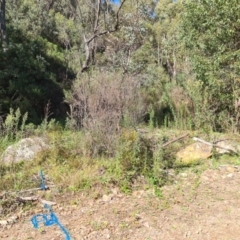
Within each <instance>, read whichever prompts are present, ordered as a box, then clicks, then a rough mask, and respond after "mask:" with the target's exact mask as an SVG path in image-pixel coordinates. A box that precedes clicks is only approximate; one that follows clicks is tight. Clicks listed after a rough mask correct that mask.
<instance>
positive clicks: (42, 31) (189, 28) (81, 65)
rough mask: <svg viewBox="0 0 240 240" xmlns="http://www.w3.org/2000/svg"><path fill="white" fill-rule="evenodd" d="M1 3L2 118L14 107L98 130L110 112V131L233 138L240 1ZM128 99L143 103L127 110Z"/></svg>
mask: <svg viewBox="0 0 240 240" xmlns="http://www.w3.org/2000/svg"><path fill="white" fill-rule="evenodd" d="M0 3H1V10H0V11H1V14H0V23H1V43H2V44H1V49H0V93H1V98H0V106H1V112H2V116H3V117H4V116H6V114H7V113H8V112H9V109H10V108H13V109H17V108H20V110H21V112H22V114H24V113H25V112H28V116H29V117H28V122H33V123H39V122H41V121H42V120H43V119H44V118H46V117H49V116H51V117H53V118H55V119H57V120H61V121H62V120H64V119H66V118H67V126H69V127H72V128H77V129H79V128H86V129H95V128H96V123H97V124H98V125H97V126H104V127H106V126H105V125H106V122H104V123H103V122H101V121H106V117H105V118H103V117H102V115H106V114H107V113H108V114H109V113H110V116H111V113H112V116H113V119H111V118H110V116H108V117H107V123H108V125H109V127H110V128H111V131H110V132H111V133H113V132H114V133H115V132H118V131H119V127H121V126H126V125H127V124H128V125H131V126H132V125H136V124H139V123H140V122H141V121H145V122H146V121H150V122H151V123H152V124H153V125H154V126H155V125H158V126H161V125H163V124H165V126H176V127H178V128H184V129H199V128H203V129H206V130H214V131H226V130H227V131H229V130H230V131H234V132H238V131H239V117H240V116H239V113H238V111H239V106H240V101H239V94H240V92H239V79H240V78H239V75H240V67H239V66H240V64H239V62H240V50H239V49H240V42H239V37H240V21H239V19H240V11H239V10H240V7H239V4H238V1H230V2H229V1H223V0H211V1H210V0H209V1H208V0H200V1H197V2H196V1H193V0H181V1H172V0H162V1H153V0H148V1H137V0H125V1H120V3H119V4H116V3H114V1H109V0H107V1H100V0H90V1H89V0H71V1H68V0H59V1H54V0H51V1H50V0H46V1H36V0H19V1H14V0H10V1H7V2H6V4H5V1H4V0H1V2H0ZM114 76H117V77H116V78H115V77H114ZM98 77H99V79H100V80H99V82H97V79H98ZM104 78H106V84H105V85H104V83H102V81H103V79H104ZM111 78H112V80H111ZM116 79H117V81H116ZM128 81H129V82H128ZM94 85H95V87H94ZM128 85H129V89H128V87H127V86H128ZM96 86H98V87H96ZM103 86H105V87H103ZM124 88H126V91H125V90H124ZM91 89H92V90H91ZM97 89H99V91H100V92H101V93H99V92H98V93H97ZM94 91H95V93H94ZM130 91H132V93H131V92H130ZM106 92H107V93H108V95H106V94H105V93H106ZM110 92H111V93H110ZM130 95H132V96H136V99H139V96H141V101H139V100H135V101H134V100H131V104H129V108H128V104H127V103H126V102H127V101H128V100H129V96H130ZM83 96H84V98H83ZM104 96H105V97H104ZM116 96H118V97H116ZM129 101H130V100H129ZM139 102H141V105H142V106H139ZM134 104H137V105H136V106H134ZM93 105H94V106H95V108H93V107H92V106H93ZM46 106H48V107H47V110H46ZM93 111H95V112H93ZM130 113H131V114H130ZM116 115H117V119H116ZM104 119H105V120H104ZM62 122H63V121H62ZM113 123H114V124H115V125H114V126H113ZM91 124H93V125H94V124H95V125H94V127H93V126H90V125H91ZM104 124H105V125H104ZM106 132H108V133H109V130H106Z"/></svg>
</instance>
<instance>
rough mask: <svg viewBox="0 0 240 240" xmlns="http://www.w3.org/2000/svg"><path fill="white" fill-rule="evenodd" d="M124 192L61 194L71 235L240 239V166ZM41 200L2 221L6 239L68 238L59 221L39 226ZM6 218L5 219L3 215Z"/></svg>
mask: <svg viewBox="0 0 240 240" xmlns="http://www.w3.org/2000/svg"><path fill="white" fill-rule="evenodd" d="M162 194H163V197H162V198H161V199H159V198H157V197H156V196H155V195H154V194H153V192H152V190H139V191H134V192H133V193H132V194H131V195H124V194H122V193H120V192H119V191H118V189H112V190H111V193H109V194H108V195H103V196H100V197H99V196H98V197H94V196H84V194H78V195H71V196H67V195H65V196H58V197H56V199H54V200H55V201H56V202H57V205H56V206H53V211H54V213H55V214H56V215H57V216H58V219H59V221H60V222H61V224H62V225H63V226H65V228H66V229H67V230H68V231H69V233H70V235H71V239H75V240H78V239H79V240H80V239H88V240H90V239H94V240H95V239H99V240H106V239H114V240H118V239H119V240H120V239H121V240H123V239H130V240H131V239H132V240H150V239H151V240H155V239H164V240H166V239H167V240H171V239H174V240H178V239H179V240H182V239H192V240H198V239H199V240H200V239H201V240H202V239H204V240H207V239H209V240H214V239H217V240H230V239H233V240H237V239H240V169H239V168H238V167H236V166H231V165H224V166H221V167H218V168H216V169H208V170H205V171H204V172H202V173H200V174H199V173H193V172H192V171H190V170H189V171H186V172H183V173H180V174H178V175H177V176H176V177H175V183H174V184H171V185H168V186H165V187H164V188H163V189H162ZM44 212H45V210H44V208H42V207H41V206H40V204H36V205H33V206H32V208H31V209H29V210H28V211H26V210H25V211H24V212H22V213H18V214H17V213H16V214H17V217H16V216H15V220H14V221H13V222H15V223H12V224H7V225H0V239H11V240H15V239H17V240H25V239H34V240H38V239H44V240H50V239H51V240H58V239H59V240H60V239H65V235H64V233H63V232H62V231H61V230H60V229H59V227H57V226H50V227H45V226H43V225H41V227H40V228H39V229H37V230H36V229H34V228H33V226H32V224H31V221H30V219H31V217H32V216H33V215H34V214H37V213H44ZM2 221H3V220H2Z"/></svg>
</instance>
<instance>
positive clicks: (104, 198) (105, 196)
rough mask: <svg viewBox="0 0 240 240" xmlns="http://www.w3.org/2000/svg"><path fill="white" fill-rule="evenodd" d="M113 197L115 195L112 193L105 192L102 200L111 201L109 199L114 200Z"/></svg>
mask: <svg viewBox="0 0 240 240" xmlns="http://www.w3.org/2000/svg"><path fill="white" fill-rule="evenodd" d="M112 198H113V196H112V195H111V194H110V195H106V194H104V195H103V197H102V200H103V201H104V202H109V201H111V200H112Z"/></svg>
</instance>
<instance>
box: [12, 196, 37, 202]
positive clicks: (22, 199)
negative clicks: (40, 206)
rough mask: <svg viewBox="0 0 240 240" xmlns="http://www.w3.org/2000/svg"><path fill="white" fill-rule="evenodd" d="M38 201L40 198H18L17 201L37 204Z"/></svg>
mask: <svg viewBox="0 0 240 240" xmlns="http://www.w3.org/2000/svg"><path fill="white" fill-rule="evenodd" d="M37 200H38V197H36V196H33V197H17V201H19V202H24V203H25V202H35V201H37Z"/></svg>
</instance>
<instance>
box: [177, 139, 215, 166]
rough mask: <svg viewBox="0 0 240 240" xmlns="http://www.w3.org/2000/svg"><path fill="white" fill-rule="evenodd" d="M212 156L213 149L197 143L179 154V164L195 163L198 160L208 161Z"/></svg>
mask: <svg viewBox="0 0 240 240" xmlns="http://www.w3.org/2000/svg"><path fill="white" fill-rule="evenodd" d="M211 155H212V147H211V146H208V145H206V144H203V143H200V142H196V143H193V144H191V145H189V146H187V147H186V148H184V149H182V150H181V151H179V152H177V154H176V157H177V162H178V163H184V164H188V163H194V162H196V161H198V160H202V159H207V158H209V157H211Z"/></svg>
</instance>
